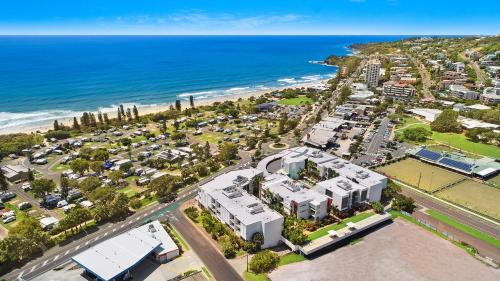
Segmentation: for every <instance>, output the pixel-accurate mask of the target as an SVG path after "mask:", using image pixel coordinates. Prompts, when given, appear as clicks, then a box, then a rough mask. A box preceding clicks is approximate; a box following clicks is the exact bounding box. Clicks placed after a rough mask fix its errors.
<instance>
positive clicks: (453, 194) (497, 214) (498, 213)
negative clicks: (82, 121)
mask: <svg viewBox="0 0 500 281" xmlns="http://www.w3.org/2000/svg"><path fill="white" fill-rule="evenodd" d="M436 196H437V197H439V198H442V199H445V200H448V201H450V202H452V203H455V204H458V205H461V206H464V207H466V208H469V209H471V210H473V211H476V212H478V213H481V214H485V215H487V216H489V217H492V218H494V219H497V220H500V208H499V202H500V189H498V188H495V187H491V186H488V185H486V184H481V183H479V182H475V181H472V180H467V181H464V182H461V183H459V184H457V185H455V186H453V187H450V188H447V189H445V190H443V191H440V192H438V193H436Z"/></svg>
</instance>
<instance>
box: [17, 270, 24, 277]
mask: <svg viewBox="0 0 500 281" xmlns="http://www.w3.org/2000/svg"><path fill="white" fill-rule="evenodd" d="M23 274H24V270H23V271H21V273H19V275H18V276H17V278H16V279H19V278H21V276H23Z"/></svg>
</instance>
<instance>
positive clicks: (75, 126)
mask: <svg viewBox="0 0 500 281" xmlns="http://www.w3.org/2000/svg"><path fill="white" fill-rule="evenodd" d="M73 130H75V131H80V124H78V120H77V119H76V117H73Z"/></svg>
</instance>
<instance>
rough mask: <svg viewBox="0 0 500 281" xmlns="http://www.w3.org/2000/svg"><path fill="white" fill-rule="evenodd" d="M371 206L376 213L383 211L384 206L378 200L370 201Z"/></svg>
mask: <svg viewBox="0 0 500 281" xmlns="http://www.w3.org/2000/svg"><path fill="white" fill-rule="evenodd" d="M372 208H373V210H374V211H375V213H377V214H381V213H383V212H384V206H383V205H382V204H381V203H380V202H378V201H375V202H372Z"/></svg>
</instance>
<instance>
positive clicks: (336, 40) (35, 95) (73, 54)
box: [0, 36, 405, 132]
mask: <svg viewBox="0 0 500 281" xmlns="http://www.w3.org/2000/svg"><path fill="white" fill-rule="evenodd" d="M404 37H405V36H0V100H1V102H0V132H2V131H5V130H12V128H15V127H17V126H20V127H23V126H29V125H33V124H36V123H41V122H48V121H50V122H51V121H53V120H55V119H61V118H68V117H73V116H78V115H80V114H81V112H83V111H97V110H102V111H113V112H114V110H115V108H116V107H117V106H118V105H119V104H125V105H131V104H135V105H138V106H139V108H140V107H143V106H154V105H160V104H167V103H172V102H173V101H175V99H178V98H179V99H181V100H187V99H188V98H189V96H190V95H193V97H194V98H195V99H196V100H201V99H210V98H214V97H221V96H227V95H238V94H242V93H251V92H257V91H262V90H266V89H272V88H275V87H283V86H288V85H300V84H302V83H311V82H314V81H319V80H322V79H326V78H329V77H333V76H334V74H335V72H336V67H331V66H325V65H319V64H314V63H311V61H317V60H323V59H325V58H326V57H327V56H328V55H330V54H335V55H346V54H349V53H350V50H349V49H348V46H349V45H351V44H353V43H368V42H380V41H393V40H398V39H402V38H404Z"/></svg>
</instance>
